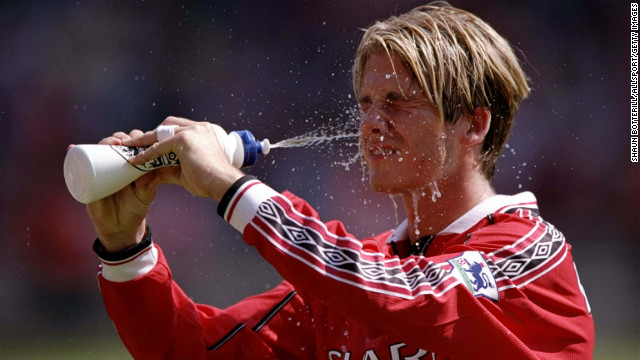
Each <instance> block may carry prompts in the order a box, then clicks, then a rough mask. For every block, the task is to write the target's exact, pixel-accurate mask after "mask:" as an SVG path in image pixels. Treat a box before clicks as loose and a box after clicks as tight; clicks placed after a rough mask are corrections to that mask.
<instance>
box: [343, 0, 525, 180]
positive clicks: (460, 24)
mask: <svg viewBox="0 0 640 360" xmlns="http://www.w3.org/2000/svg"><path fill="white" fill-rule="evenodd" d="M379 53H386V54H387V55H389V57H391V56H392V54H396V55H398V56H400V57H401V58H402V59H403V60H404V62H405V63H406V65H407V67H408V68H409V69H411V70H412V71H413V74H414V76H415V78H416V80H417V81H418V83H419V85H420V88H421V90H422V92H423V93H424V95H425V97H426V98H427V99H428V100H429V101H431V103H432V104H433V105H434V106H435V107H436V109H437V110H438V112H439V114H440V116H441V117H442V118H443V120H444V121H446V122H450V123H453V122H455V121H457V119H458V118H459V116H460V115H462V114H473V113H474V111H475V109H476V108H478V107H486V108H488V109H489V110H490V112H491V116H492V119H491V126H490V128H489V133H487V135H486V136H485V139H484V142H483V145H482V155H481V159H480V160H481V162H482V171H483V174H484V175H485V177H487V179H491V178H492V177H493V173H494V171H495V163H496V161H497V160H498V157H499V155H500V151H501V150H502V147H503V145H504V143H505V142H506V140H507V137H508V136H509V131H510V129H511V125H512V123H513V118H514V116H515V113H516V111H517V110H518V107H519V106H520V103H521V102H522V100H524V98H526V97H527V95H528V93H529V86H528V84H527V77H526V75H525V74H524V72H523V71H522V68H521V67H520V63H519V61H518V59H517V57H516V56H515V54H514V52H513V50H512V48H511V46H510V45H509V43H508V42H507V40H505V39H504V38H503V37H502V36H500V35H499V34H498V33H497V32H496V31H495V30H493V28H491V27H490V26H489V25H488V24H487V23H485V22H484V21H483V20H481V19H480V18H478V17H477V16H475V15H473V14H471V13H469V12H467V11H464V10H461V9H457V8H454V7H452V6H451V5H449V4H447V3H443V2H435V3H430V4H428V5H423V6H419V7H417V8H415V9H413V10H411V11H409V12H408V13H405V14H403V15H399V16H393V17H390V18H389V19H387V20H384V21H379V22H376V23H375V24H373V25H372V26H370V27H369V28H368V29H366V30H365V34H364V36H363V38H362V41H361V42H360V45H359V46H358V49H357V52H356V56H355V61H354V64H353V69H352V75H353V88H354V92H355V94H356V98H358V97H359V96H358V91H359V88H360V81H361V78H362V72H363V70H364V67H365V64H366V62H367V59H368V57H369V56H370V55H372V54H379Z"/></svg>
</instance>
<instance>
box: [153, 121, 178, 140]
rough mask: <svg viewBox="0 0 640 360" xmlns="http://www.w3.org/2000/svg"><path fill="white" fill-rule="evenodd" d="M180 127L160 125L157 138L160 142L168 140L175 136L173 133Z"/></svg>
mask: <svg viewBox="0 0 640 360" xmlns="http://www.w3.org/2000/svg"><path fill="white" fill-rule="evenodd" d="M177 127H178V125H160V126H158V128H157V129H156V136H157V137H158V141H163V140H166V139H168V138H170V137H172V136H173V131H174V129H175V128H177Z"/></svg>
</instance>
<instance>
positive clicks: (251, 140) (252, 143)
mask: <svg viewBox="0 0 640 360" xmlns="http://www.w3.org/2000/svg"><path fill="white" fill-rule="evenodd" d="M235 132H236V133H237V134H238V135H239V136H240V139H242V146H243V148H244V161H243V162H242V167H248V166H253V165H254V164H255V163H256V161H258V154H260V153H262V152H263V143H262V142H260V141H258V140H256V138H255V137H254V136H253V134H252V133H251V131H249V130H237V131H235ZM265 142H266V144H267V146H268V144H269V142H268V140H265ZM265 150H266V151H267V152H268V151H269V150H268V149H265Z"/></svg>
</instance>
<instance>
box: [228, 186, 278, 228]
mask: <svg viewBox="0 0 640 360" xmlns="http://www.w3.org/2000/svg"><path fill="white" fill-rule="evenodd" d="M276 195H278V192H277V191H275V190H273V189H272V188H270V187H269V186H267V185H265V184H263V183H262V182H260V181H259V180H251V181H247V182H246V183H244V184H243V185H242V186H241V187H240V188H239V189H238V191H236V193H235V194H234V195H233V197H232V198H231V200H230V201H229V205H228V206H227V208H226V210H225V212H224V219H225V220H226V221H227V222H228V223H229V224H231V226H233V227H234V228H235V229H236V230H238V231H240V232H241V233H242V232H244V228H245V226H247V224H248V223H249V222H250V221H251V219H253V217H254V216H255V215H256V212H257V211H258V207H259V206H260V204H262V203H263V202H264V201H266V200H267V199H269V198H271V197H273V196H276Z"/></svg>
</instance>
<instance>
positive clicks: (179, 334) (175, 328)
mask: <svg viewBox="0 0 640 360" xmlns="http://www.w3.org/2000/svg"><path fill="white" fill-rule="evenodd" d="M154 246H155V245H154ZM156 249H157V250H158V262H157V264H156V265H155V266H154V267H153V269H151V271H149V272H148V273H147V274H145V275H143V276H141V277H138V278H137V279H135V280H131V281H125V282H113V281H109V280H106V279H105V278H104V277H103V276H102V275H99V277H98V280H99V284H100V289H101V292H102V297H103V300H104V304H105V307H106V309H107V313H108V314H109V317H110V318H111V320H112V321H113V322H114V324H115V326H116V329H117V331H118V334H119V335H120V337H121V339H122V341H123V343H124V344H125V346H126V347H127V349H128V350H129V352H130V353H131V355H132V356H133V357H134V358H135V359H278V358H283V357H284V358H296V359H305V358H308V359H311V358H312V357H311V356H310V354H312V352H313V345H312V344H310V343H305V341H307V340H306V339H312V338H313V336H310V335H309V334H310V331H311V330H310V329H311V327H310V326H309V323H310V322H309V319H308V318H307V317H306V316H305V314H307V312H306V311H303V309H304V306H305V305H304V302H303V300H302V298H301V297H300V295H298V294H297V292H296V291H295V289H294V288H293V287H292V286H291V285H290V284H288V283H286V282H284V283H282V284H281V285H279V286H278V287H276V288H275V289H273V290H271V291H269V292H266V293H264V294H260V295H256V296H253V297H250V298H247V299H245V300H243V301H241V302H240V303H238V304H236V305H234V306H231V307H229V308H227V309H224V310H223V309H218V308H215V307H212V306H207V305H202V304H195V303H194V302H193V301H192V300H191V299H190V298H189V297H188V296H187V295H186V294H185V293H184V292H183V291H182V289H180V287H179V286H178V285H177V284H176V283H175V282H174V281H173V280H172V275H171V271H170V269H169V267H168V265H167V261H166V259H165V257H164V255H163V253H162V251H161V249H160V248H159V247H157V246H156ZM274 334H281V335H282V336H283V337H285V338H286V339H289V341H288V342H287V341H276V340H278V338H277V336H274Z"/></svg>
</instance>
